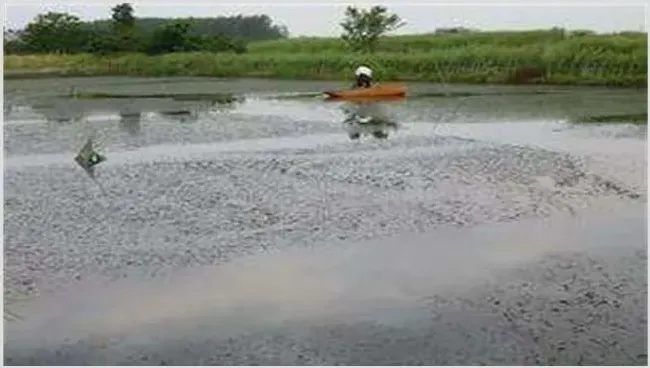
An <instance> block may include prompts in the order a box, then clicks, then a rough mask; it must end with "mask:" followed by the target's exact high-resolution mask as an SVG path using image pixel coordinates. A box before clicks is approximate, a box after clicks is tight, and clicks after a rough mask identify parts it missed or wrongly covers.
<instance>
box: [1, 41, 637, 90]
mask: <svg viewBox="0 0 650 368" xmlns="http://www.w3.org/2000/svg"><path fill="white" fill-rule="evenodd" d="M4 62H5V71H8V72H9V73H8V74H11V73H12V72H13V73H14V74H15V75H20V74H24V73H25V72H29V71H35V70H44V69H49V70H51V71H52V72H54V73H55V74H68V75H127V76H211V77H264V78H286V79H323V80H345V79H350V75H351V72H352V70H353V68H354V67H355V66H356V65H358V64H360V63H366V64H370V65H371V66H372V67H373V68H374V69H375V72H376V74H377V76H376V77H377V79H378V80H386V81H387V80H401V81H430V82H447V83H454V82H463V83H510V82H513V78H512V77H513V75H514V74H515V71H516V70H518V69H519V68H521V67H534V68H535V69H537V70H539V71H540V72H541V74H542V76H541V81H540V82H541V83H545V84H584V85H619V86H646V85H647V34H644V33H639V34H634V33H632V34H619V35H615V34H613V35H612V34H610V35H567V34H565V33H563V32H560V31H528V32H479V33H469V34H450V35H412V36H395V37H385V38H384V39H382V40H381V42H380V43H379V46H378V50H377V52H376V53H375V54H372V55H367V54H366V55H364V54H356V53H351V52H349V51H347V50H346V47H345V44H344V43H343V42H342V41H341V40H340V39H336V38H297V39H287V40H276V41H265V42H257V43H253V44H251V45H250V46H249V53H247V54H242V55H236V54H209V53H187V54H168V55H161V56H145V55H141V54H131V55H122V56H112V57H94V56H90V55H27V56H17V55H7V56H5V59H4Z"/></svg>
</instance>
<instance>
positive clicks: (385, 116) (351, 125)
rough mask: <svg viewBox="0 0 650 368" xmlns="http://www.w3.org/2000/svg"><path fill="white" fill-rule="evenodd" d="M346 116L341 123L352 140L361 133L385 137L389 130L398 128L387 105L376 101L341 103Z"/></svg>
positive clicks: (378, 137)
mask: <svg viewBox="0 0 650 368" xmlns="http://www.w3.org/2000/svg"><path fill="white" fill-rule="evenodd" d="M342 110H343V112H344V114H345V116H346V118H345V120H344V121H343V124H344V125H345V127H346V130H347V131H348V137H350V139H352V140H357V139H360V138H361V137H362V136H363V135H367V136H371V137H373V138H376V139H386V138H388V136H389V135H390V132H391V131H395V130H397V129H398V128H399V124H398V123H397V121H396V119H395V117H394V116H392V114H391V110H390V107H389V105H387V104H385V103H381V102H378V101H372V102H370V101H366V102H350V103H346V104H344V105H342Z"/></svg>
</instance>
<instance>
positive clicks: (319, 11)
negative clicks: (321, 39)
mask: <svg viewBox="0 0 650 368" xmlns="http://www.w3.org/2000/svg"><path fill="white" fill-rule="evenodd" d="M123 1H128V0H122V1H120V0H117V1H102V0H94V1H92V0H88V1H85V2H79V1H77V2H73V1H68V2H65V3H62V2H59V3H56V2H29V1H21V2H17V1H15V0H13V1H9V2H8V3H7V4H6V9H5V10H6V12H5V27H8V28H12V29H15V28H22V27H24V26H25V25H26V24H27V23H28V22H29V21H30V20H31V19H33V18H34V17H35V16H36V15H37V14H39V13H43V12H47V11H58V12H69V13H72V14H75V15H77V16H79V17H80V18H81V19H83V20H93V19H102V18H108V17H109V15H110V8H111V7H112V6H113V5H115V4H117V3H120V2H123ZM130 3H131V4H132V5H134V8H135V13H136V16H138V17H183V16H194V17H210V16H221V15H237V14H244V15H247V14H267V15H269V16H270V17H271V18H273V20H274V21H275V23H278V24H282V25H286V26H287V27H288V28H289V32H290V33H291V36H292V37H295V36H338V35H339V34H340V33H341V30H340V26H339V22H340V21H341V18H342V16H343V12H344V11H345V7H346V6H347V5H349V4H355V5H358V6H360V7H368V6H369V5H370V4H373V3H369V2H349V3H334V2H330V3H319V2H316V1H313V2H308V1H305V2H303V3H299V2H296V1H295V0H294V2H293V3H279V2H273V1H267V2H264V1H259V0H258V1H256V2H255V3H252V2H249V3H246V2H242V3H239V4H235V3H225V2H224V3H218V2H212V4H206V3H205V2H203V3H202V2H199V1H196V0H194V1H191V2H188V1H186V2H183V3H181V2H176V3H175V2H166V1H159V2H156V3H152V2H150V1H148V2H146V1H131V2H130ZM62 4H66V5H62ZM244 4H245V5H244ZM377 4H378V3H377ZM381 4H382V5H385V6H387V7H388V8H389V10H390V11H392V12H394V13H397V14H398V15H399V16H400V17H401V18H402V19H404V20H405V21H406V26H405V27H403V28H402V29H400V30H399V31H397V32H394V33H395V34H400V33H401V34H404V33H426V32H433V31H434V30H435V29H436V28H445V27H459V26H462V27H467V28H477V29H482V30H495V29H498V30H517V29H547V28H551V27H554V26H557V27H563V28H567V29H590V30H594V31H597V32H611V31H622V30H632V31H645V30H646V25H645V15H646V8H645V6H644V5H642V4H643V3H640V2H636V5H633V4H634V3H633V2H630V1H627V2H626V1H618V2H617V4H618V5H611V3H610V5H600V4H607V3H598V2H596V1H591V2H586V1H582V2H581V3H575V2H572V3H571V4H573V5H560V4H562V3H547V5H540V4H541V2H540V1H531V0H520V1H513V0H510V1H509V2H507V3H500V5H488V4H490V3H489V2H485V3H482V2H474V3H473V4H471V5H469V4H468V3H467V2H465V4H463V3H462V2H460V1H455V2H453V3H447V4H446V5H435V3H432V4H426V3H419V4H417V3H407V2H400V3H398V2H393V3H381ZM451 4H453V5H451ZM563 4H569V2H568V1H565V2H563ZM586 4H589V5H586Z"/></svg>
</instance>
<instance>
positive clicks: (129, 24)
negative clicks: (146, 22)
mask: <svg viewBox="0 0 650 368" xmlns="http://www.w3.org/2000/svg"><path fill="white" fill-rule="evenodd" d="M111 12H112V14H111V18H112V20H113V26H114V27H115V28H117V29H118V30H127V29H133V27H135V16H134V15H133V6H131V4H129V3H122V4H118V5H115V6H114V7H112V8H111Z"/></svg>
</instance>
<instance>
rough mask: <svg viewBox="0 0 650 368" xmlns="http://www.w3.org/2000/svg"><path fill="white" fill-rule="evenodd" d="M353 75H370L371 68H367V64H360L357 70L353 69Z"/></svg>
mask: <svg viewBox="0 0 650 368" xmlns="http://www.w3.org/2000/svg"><path fill="white" fill-rule="evenodd" d="M354 75H355V76H357V77H358V76H360V75H367V76H368V77H372V69H370V68H368V67H367V66H360V67H358V68H357V70H355V71H354Z"/></svg>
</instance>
